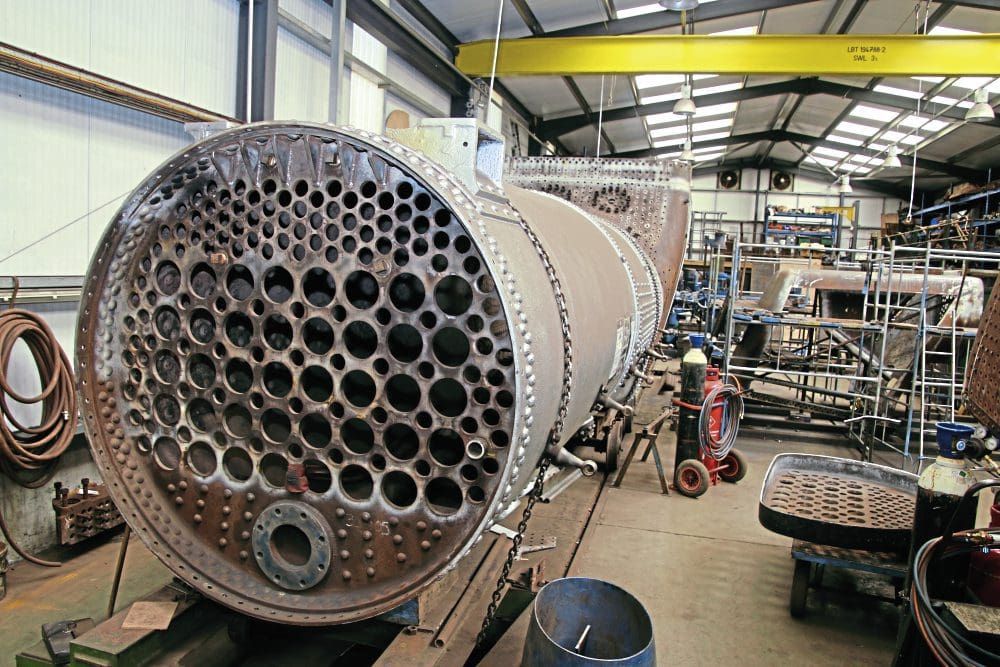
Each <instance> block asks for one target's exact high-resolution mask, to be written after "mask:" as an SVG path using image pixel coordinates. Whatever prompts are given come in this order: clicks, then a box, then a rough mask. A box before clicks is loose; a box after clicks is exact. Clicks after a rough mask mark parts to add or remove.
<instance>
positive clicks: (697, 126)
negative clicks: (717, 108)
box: [649, 117, 733, 139]
mask: <svg viewBox="0 0 1000 667" xmlns="http://www.w3.org/2000/svg"><path fill="white" fill-rule="evenodd" d="M732 124H733V119H732V117H729V118H719V119H717V120H706V121H702V122H700V123H693V124H692V125H691V132H692V133H693V134H697V133H699V132H707V131H708V130H718V129H720V128H723V127H729V126H730V125H732ZM686 133H687V125H686V124H685V123H681V124H679V125H668V126H667V127H657V128H655V129H652V130H650V131H649V136H651V137H653V138H654V139H658V138H660V137H669V136H673V135H677V134H686Z"/></svg>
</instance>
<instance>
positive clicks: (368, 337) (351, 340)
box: [342, 321, 378, 359]
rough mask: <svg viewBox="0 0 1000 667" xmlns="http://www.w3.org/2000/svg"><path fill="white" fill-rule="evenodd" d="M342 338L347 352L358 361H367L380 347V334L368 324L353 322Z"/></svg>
mask: <svg viewBox="0 0 1000 667" xmlns="http://www.w3.org/2000/svg"><path fill="white" fill-rule="evenodd" d="M342 337H343V340H344V346H345V347H346V348H347V351H348V352H350V353H351V354H352V355H354V356H355V357H357V358H358V359H367V358H368V357H370V356H371V355H372V354H374V352H375V350H376V348H377V347H378V334H376V333H375V329H373V328H372V327H371V325H369V324H368V323H366V322H361V321H354V322H351V323H350V324H348V325H347V328H346V329H344V333H343V335H342Z"/></svg>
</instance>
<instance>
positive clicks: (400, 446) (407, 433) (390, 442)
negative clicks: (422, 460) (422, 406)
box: [384, 424, 420, 461]
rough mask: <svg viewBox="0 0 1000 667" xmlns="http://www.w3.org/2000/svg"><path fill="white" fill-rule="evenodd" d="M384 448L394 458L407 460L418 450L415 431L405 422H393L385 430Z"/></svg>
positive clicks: (417, 439)
mask: <svg viewBox="0 0 1000 667" xmlns="http://www.w3.org/2000/svg"><path fill="white" fill-rule="evenodd" d="M384 442H385V449H386V451H388V452H389V454H391V455H392V456H394V457H395V458H397V459H399V460H401V461H408V460H410V459H412V458H413V457H414V456H416V455H417V452H418V451H419V450H420V439H419V438H418V437H417V433H416V431H414V430H413V429H412V428H410V427H409V426H407V425H406V424H393V425H392V426H390V427H389V428H387V429H386V430H385V435H384Z"/></svg>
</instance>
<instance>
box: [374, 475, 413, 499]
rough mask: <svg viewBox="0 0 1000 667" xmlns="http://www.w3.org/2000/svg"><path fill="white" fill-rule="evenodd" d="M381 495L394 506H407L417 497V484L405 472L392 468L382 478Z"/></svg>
mask: <svg viewBox="0 0 1000 667" xmlns="http://www.w3.org/2000/svg"><path fill="white" fill-rule="evenodd" d="M382 495H384V496H385V499H386V500H388V501H389V502H390V503H392V504H393V505H395V506H396V507H409V506H410V505H412V504H413V503H414V501H416V499H417V484H416V482H414V481H413V478H412V477H410V476H409V475H407V474H406V473H405V472H401V471H399V470H393V471H392V472H389V473H386V474H385V476H384V477H383V478H382Z"/></svg>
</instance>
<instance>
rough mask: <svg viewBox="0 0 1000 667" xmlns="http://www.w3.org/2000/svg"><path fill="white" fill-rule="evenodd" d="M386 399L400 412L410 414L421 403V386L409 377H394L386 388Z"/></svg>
mask: <svg viewBox="0 0 1000 667" xmlns="http://www.w3.org/2000/svg"><path fill="white" fill-rule="evenodd" d="M385 395H386V399H387V400H388V401H389V404H390V405H392V407H394V408H396V409H397V410H399V411H400V412H409V411H411V410H413V409H414V408H416V407H417V405H418V404H419V403H420V385H418V384H417V381H416V380H414V379H413V378H411V377H410V376H409V375H393V376H392V377H391V378H389V381H388V382H387V383H386V386H385Z"/></svg>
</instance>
